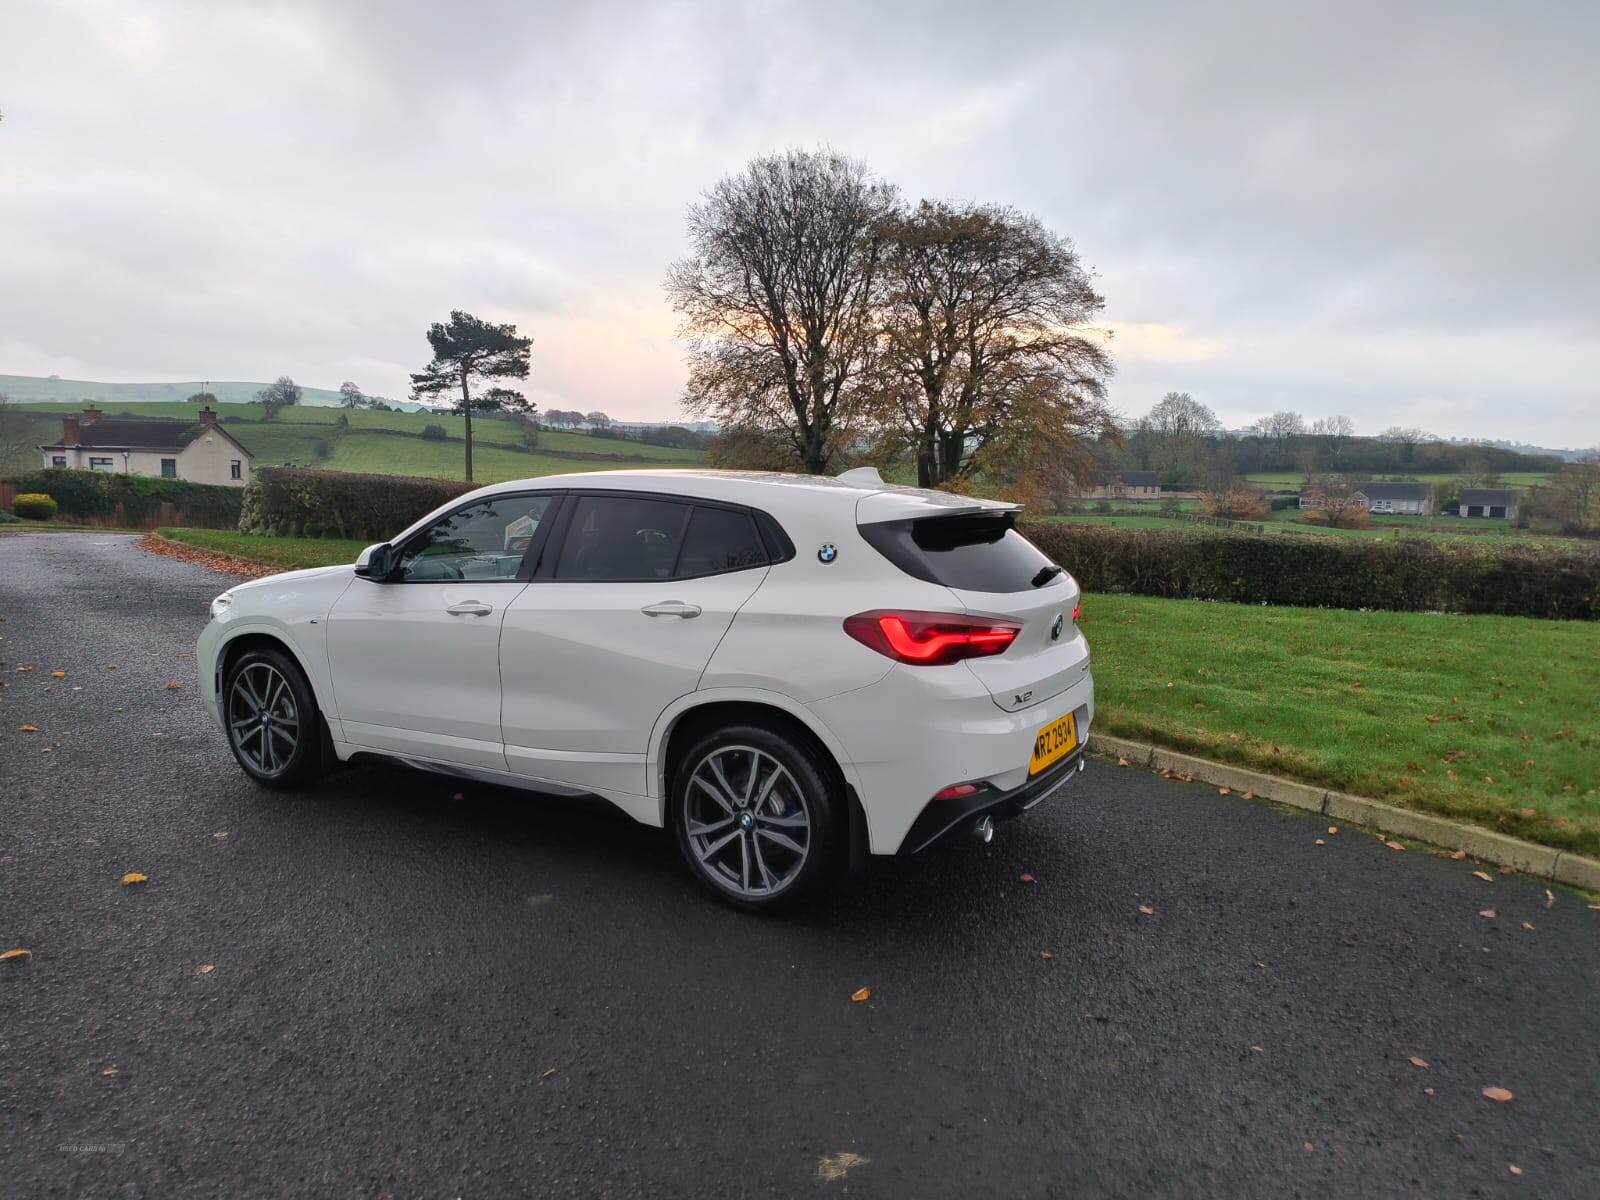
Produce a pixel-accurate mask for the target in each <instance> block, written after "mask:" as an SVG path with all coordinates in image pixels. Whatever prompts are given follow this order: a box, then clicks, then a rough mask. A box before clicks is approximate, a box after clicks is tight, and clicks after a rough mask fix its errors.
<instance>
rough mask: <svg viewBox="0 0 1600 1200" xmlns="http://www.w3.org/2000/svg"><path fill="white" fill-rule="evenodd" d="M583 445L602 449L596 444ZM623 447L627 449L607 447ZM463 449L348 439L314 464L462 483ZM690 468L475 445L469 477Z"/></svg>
mask: <svg viewBox="0 0 1600 1200" xmlns="http://www.w3.org/2000/svg"><path fill="white" fill-rule="evenodd" d="M584 440H585V441H587V442H591V443H596V442H598V443H599V444H600V445H602V446H603V445H605V444H606V443H604V442H599V439H597V438H585V439H584ZM611 444H613V445H621V446H626V445H627V444H628V443H611ZM464 459H465V447H464V445H463V443H461V442H425V441H423V440H422V439H421V438H413V437H394V436H391V435H388V434H376V433H375V434H367V435H365V436H363V435H361V434H349V435H347V436H345V437H342V438H340V439H339V440H338V441H337V442H335V443H334V444H333V454H332V455H331V456H330V457H328V458H327V459H324V460H322V461H320V462H318V463H317V465H318V466H319V467H322V468H324V469H326V470H330V471H369V472H374V473H377V474H382V475H419V476H428V477H431V478H434V479H460V478H461V477H462V473H463V471H464V465H463V463H464ZM690 465H692V463H688V462H683V461H674V460H670V459H669V460H661V459H647V458H637V459H631V460H629V459H624V460H622V461H616V460H612V459H598V458H577V457H565V456H562V455H560V454H552V453H549V452H548V451H546V450H544V449H543V448H542V447H541V448H540V449H538V450H533V451H522V450H511V449H508V448H507V447H505V446H495V445H488V444H484V443H481V442H477V441H476V440H474V444H473V447H472V477H473V479H474V480H475V481H476V482H478V483H500V482H502V481H504V480H507V479H530V478H533V477H536V476H540V475H564V474H566V473H568V472H569V471H620V470H625V469H628V468H635V469H637V468H640V467H679V466H690Z"/></svg>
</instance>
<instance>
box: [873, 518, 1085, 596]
mask: <svg viewBox="0 0 1600 1200" xmlns="http://www.w3.org/2000/svg"><path fill="white" fill-rule="evenodd" d="M1014 524H1015V518H1014V517H1013V516H1012V515H1011V514H1010V513H999V514H990V513H984V514H982V515H977V516H953V517H925V518H923V519H922V520H920V521H885V522H881V523H878V524H872V525H863V526H861V536H862V537H864V538H866V539H867V541H868V542H869V543H871V545H872V546H873V547H874V548H875V549H876V550H877V551H878V552H879V553H880V554H882V555H883V556H884V557H885V558H887V559H888V560H889V561H890V562H892V563H894V564H895V566H897V567H899V568H900V569H901V570H902V571H904V572H905V573H906V574H908V575H914V576H916V578H918V579H925V580H927V581H928V582H929V583H942V584H944V585H945V586H946V587H952V588H959V589H961V590H962V591H969V592H1025V591H1032V590H1033V589H1034V588H1035V587H1049V586H1051V585H1052V584H1054V583H1057V582H1059V581H1060V580H1062V579H1064V578H1065V575H1064V574H1063V573H1062V572H1060V571H1055V572H1046V571H1045V568H1047V567H1051V566H1054V564H1053V563H1052V562H1051V561H1050V560H1049V559H1048V558H1046V557H1045V555H1044V554H1043V553H1042V552H1041V551H1040V550H1039V549H1038V548H1037V547H1035V546H1034V544H1033V543H1032V542H1030V541H1029V540H1028V539H1027V538H1025V537H1023V536H1022V535H1021V534H1020V533H1018V532H1017V531H1016V530H1015V529H1014V528H1012V526H1013V525H1014ZM1041 576H1047V577H1045V578H1041ZM1036 579H1038V580H1040V582H1039V583H1037V584H1036V583H1035V582H1034V581H1035V580H1036Z"/></svg>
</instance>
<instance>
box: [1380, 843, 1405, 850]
mask: <svg viewBox="0 0 1600 1200" xmlns="http://www.w3.org/2000/svg"><path fill="white" fill-rule="evenodd" d="M1384 845H1385V846H1387V847H1389V849H1391V850H1404V849H1405V847H1404V846H1402V845H1401V844H1400V843H1399V842H1385V843H1384Z"/></svg>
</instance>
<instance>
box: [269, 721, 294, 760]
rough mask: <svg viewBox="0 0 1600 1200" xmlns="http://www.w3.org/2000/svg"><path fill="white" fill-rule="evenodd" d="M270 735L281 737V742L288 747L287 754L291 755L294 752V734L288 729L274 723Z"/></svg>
mask: <svg viewBox="0 0 1600 1200" xmlns="http://www.w3.org/2000/svg"><path fill="white" fill-rule="evenodd" d="M272 736H273V737H275V738H282V739H283V744H284V745H285V746H286V747H288V750H289V754H290V755H292V754H293V753H294V735H293V734H291V733H290V732H289V731H288V730H286V729H284V728H283V726H281V725H274V726H273V727H272Z"/></svg>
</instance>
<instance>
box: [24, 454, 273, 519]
mask: <svg viewBox="0 0 1600 1200" xmlns="http://www.w3.org/2000/svg"><path fill="white" fill-rule="evenodd" d="M8 482H10V483H13V484H15V485H16V488H17V491H18V492H19V493H21V492H42V493H44V494H45V495H46V496H49V497H51V498H52V499H53V500H55V502H56V504H57V505H58V506H59V507H60V509H61V514H62V515H63V516H66V517H77V518H79V519H81V520H84V521H93V520H95V519H96V518H106V517H111V516H117V517H119V518H120V520H122V521H123V522H125V523H126V524H128V525H130V526H149V527H151V528H153V527H154V526H155V525H156V524H158V523H165V524H168V525H192V526H198V527H199V528H202V529H232V528H233V527H234V526H235V525H237V524H238V522H239V506H240V504H241V502H242V501H243V499H244V496H243V490H244V489H242V488H236V487H229V486H227V485H226V484H220V483H191V482H189V481H188V480H186V479H163V478H161V477H160V476H156V475H120V474H116V473H114V472H111V471H73V470H66V469H62V468H60V467H51V468H49V469H47V470H43V471H33V472H30V473H29V474H26V475H14V476H12V477H11V478H10V479H9V480H8ZM163 504H170V505H172V506H173V507H174V508H176V509H177V510H178V511H177V514H176V516H174V515H173V514H171V513H166V514H163V513H162V512H161V506H162V505H163Z"/></svg>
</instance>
